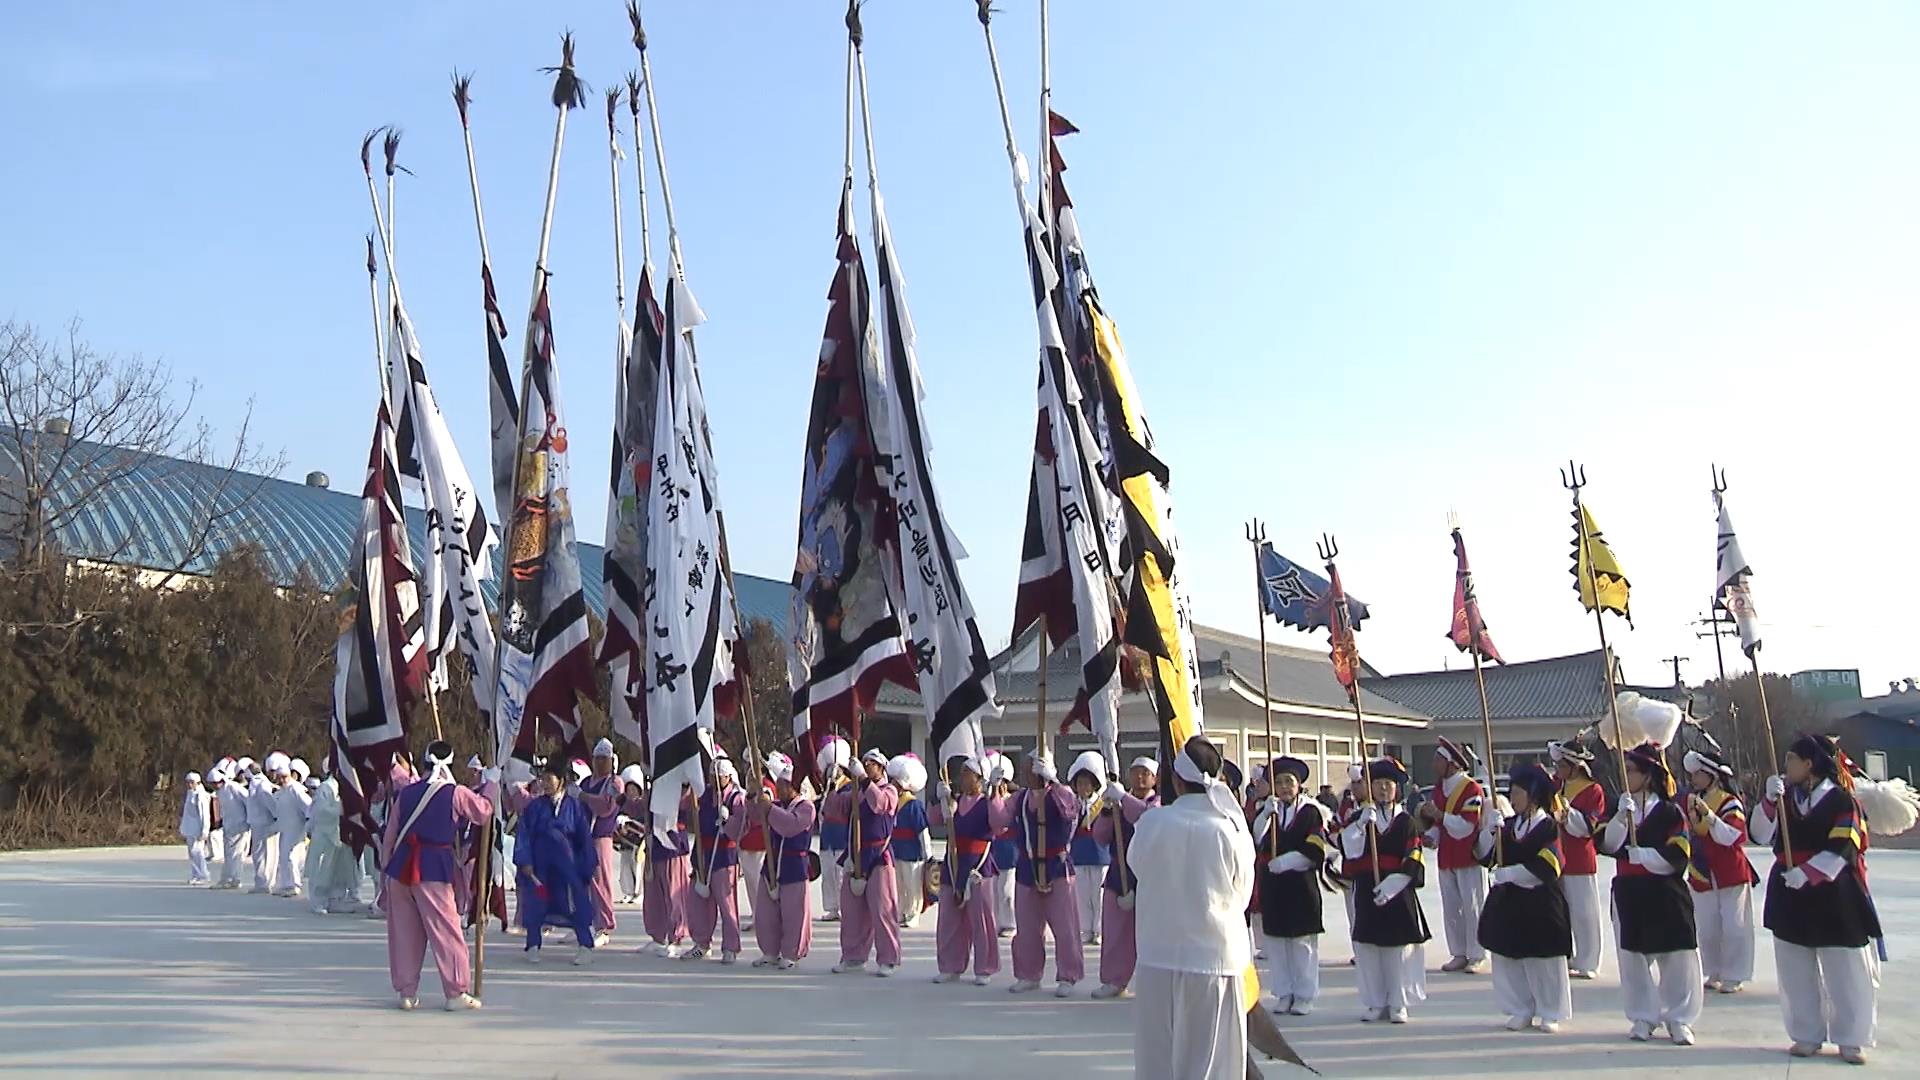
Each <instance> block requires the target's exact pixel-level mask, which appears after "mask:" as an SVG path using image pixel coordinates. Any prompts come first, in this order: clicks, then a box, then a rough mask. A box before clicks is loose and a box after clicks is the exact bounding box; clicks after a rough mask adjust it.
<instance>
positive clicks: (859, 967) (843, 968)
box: [833, 960, 867, 975]
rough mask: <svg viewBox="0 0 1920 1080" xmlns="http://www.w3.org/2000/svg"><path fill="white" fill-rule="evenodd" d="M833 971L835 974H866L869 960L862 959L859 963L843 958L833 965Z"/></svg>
mask: <svg viewBox="0 0 1920 1080" xmlns="http://www.w3.org/2000/svg"><path fill="white" fill-rule="evenodd" d="M833 973H834V974H835V975H865V974H866V973H867V962H866V961H865V960H862V961H860V962H859V963H857V964H850V963H847V962H846V961H845V960H842V961H840V962H839V963H837V964H835V965H833Z"/></svg>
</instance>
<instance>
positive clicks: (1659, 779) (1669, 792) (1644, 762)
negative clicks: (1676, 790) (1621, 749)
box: [1627, 743, 1673, 798]
mask: <svg viewBox="0 0 1920 1080" xmlns="http://www.w3.org/2000/svg"><path fill="white" fill-rule="evenodd" d="M1627 768H1629V769H1639V770H1640V771H1641V772H1643V773H1646V774H1647V775H1648V776H1650V777H1652V778H1653V780H1654V790H1655V791H1656V792H1658V793H1659V794H1660V795H1663V796H1665V797H1667V798H1672V797H1673V773H1672V772H1671V771H1669V770H1668V768H1667V759H1666V756H1665V755H1663V754H1662V753H1661V752H1660V748H1659V747H1658V746H1655V745H1654V744H1652V743H1641V744H1640V745H1639V746H1636V747H1634V748H1633V749H1631V750H1628V751H1627Z"/></svg>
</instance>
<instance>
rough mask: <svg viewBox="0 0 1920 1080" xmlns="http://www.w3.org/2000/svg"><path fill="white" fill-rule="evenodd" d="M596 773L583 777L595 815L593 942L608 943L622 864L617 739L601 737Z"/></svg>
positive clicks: (584, 799)
mask: <svg viewBox="0 0 1920 1080" xmlns="http://www.w3.org/2000/svg"><path fill="white" fill-rule="evenodd" d="M591 765H592V769H593V772H592V775H590V776H588V777H587V778H586V779H585V780H582V781H580V802H581V803H582V804H583V805H585V806H586V808H587V812H588V813H590V814H592V815H593V847H594V858H595V860H596V861H595V863H594V872H593V880H592V881H591V882H589V883H588V884H589V890H590V891H591V892H592V894H593V928H594V938H593V943H594V945H595V946H596V947H598V946H601V945H605V944H606V943H607V941H608V940H609V939H610V938H612V937H613V930H614V925H615V923H614V917H613V873H614V870H615V868H616V867H617V866H618V856H617V855H615V854H614V850H613V838H614V836H616V835H617V834H618V833H619V832H620V792H621V785H620V778H619V777H618V776H615V775H614V773H616V772H617V771H619V768H620V759H619V758H617V757H615V756H614V754H613V742H612V740H610V739H601V740H600V741H599V742H597V743H595V744H594V746H593V761H592V763H591Z"/></svg>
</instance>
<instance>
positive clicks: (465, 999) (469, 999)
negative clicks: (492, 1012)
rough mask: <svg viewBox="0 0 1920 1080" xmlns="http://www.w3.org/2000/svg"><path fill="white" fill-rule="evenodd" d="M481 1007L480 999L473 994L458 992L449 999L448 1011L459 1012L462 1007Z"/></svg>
mask: <svg viewBox="0 0 1920 1080" xmlns="http://www.w3.org/2000/svg"><path fill="white" fill-rule="evenodd" d="M479 1007H480V999H479V998H477V997H474V996H473V995H472V994H456V995H454V996H453V997H450V998H448V999H447V1011H448V1012H459V1011H461V1010H462V1009H477V1008H479Z"/></svg>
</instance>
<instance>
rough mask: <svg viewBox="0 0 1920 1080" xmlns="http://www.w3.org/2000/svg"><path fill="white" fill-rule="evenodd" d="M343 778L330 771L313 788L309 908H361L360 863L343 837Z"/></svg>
mask: <svg viewBox="0 0 1920 1080" xmlns="http://www.w3.org/2000/svg"><path fill="white" fill-rule="evenodd" d="M342 809H343V808H342V806H341V804H340V780H339V778H338V777H335V776H333V775H331V774H330V775H328V776H327V778H326V779H324V780H322V781H320V784H319V786H318V787H316V788H314V789H313V808H312V817H311V818H310V819H309V821H310V825H311V827H310V829H309V830H308V840H307V867H306V871H307V880H306V888H307V909H308V910H309V911H312V912H313V913H314V914H315V915H328V914H332V915H344V914H347V913H349V912H353V911H358V910H359V909H360V863H359V862H358V861H357V860H355V859H354V857H353V849H352V848H350V847H348V846H347V845H346V844H345V843H343V842H342V841H341V839H340V814H341V811H342Z"/></svg>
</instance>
